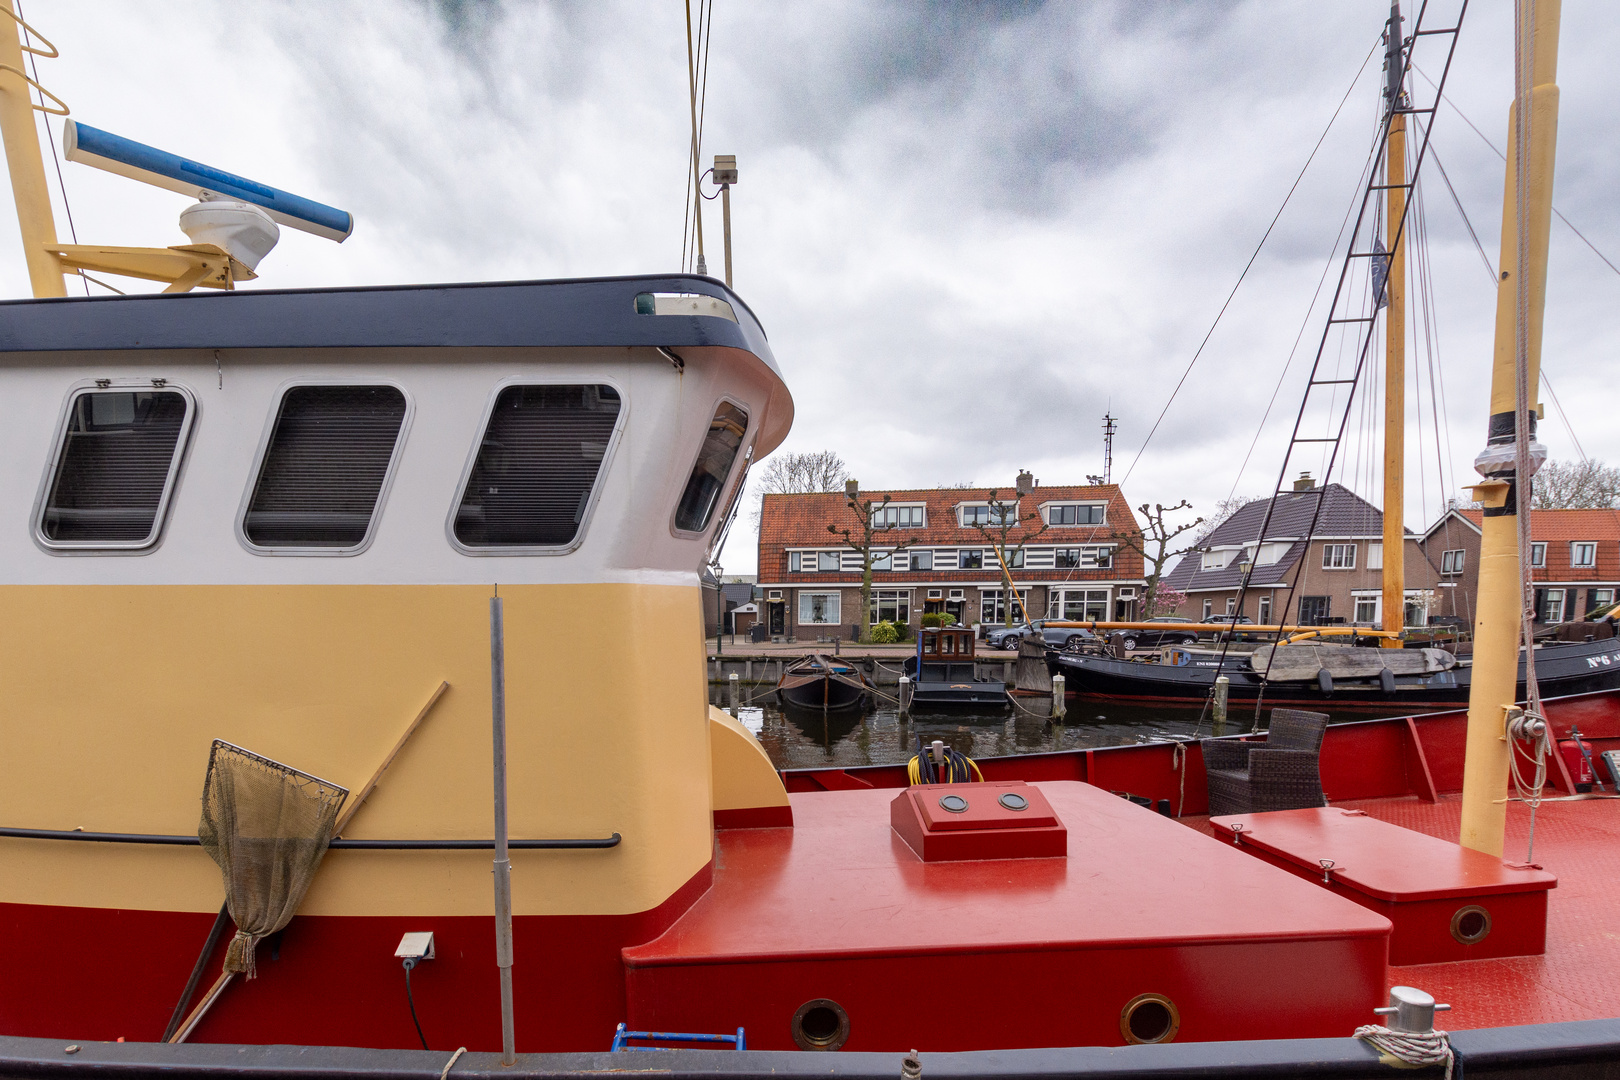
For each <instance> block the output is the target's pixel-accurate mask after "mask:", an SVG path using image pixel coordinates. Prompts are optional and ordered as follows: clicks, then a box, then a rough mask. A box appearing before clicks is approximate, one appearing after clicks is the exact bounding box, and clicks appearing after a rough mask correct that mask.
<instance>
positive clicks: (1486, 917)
mask: <svg viewBox="0 0 1620 1080" xmlns="http://www.w3.org/2000/svg"><path fill="white" fill-rule="evenodd" d="M1490 932H1491V913H1490V912H1488V911H1486V910H1485V909H1484V908H1482V907H1480V906H1479V905H1478V904H1469V905H1468V906H1467V907H1460V908H1458V909H1457V913H1456V914H1455V915H1453V916H1452V917H1451V936H1452V937H1454V938H1456V939H1457V941H1458V942H1460V943H1461V944H1463V945H1477V944H1479V943H1480V942H1481V941H1484V940H1485V938H1486V937H1487V936H1488V935H1489V934H1490Z"/></svg>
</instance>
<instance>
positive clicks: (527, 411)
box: [453, 385, 620, 548]
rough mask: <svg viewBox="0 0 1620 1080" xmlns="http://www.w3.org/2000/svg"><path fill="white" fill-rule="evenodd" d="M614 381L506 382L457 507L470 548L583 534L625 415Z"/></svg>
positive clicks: (546, 542)
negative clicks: (610, 383) (593, 496)
mask: <svg viewBox="0 0 1620 1080" xmlns="http://www.w3.org/2000/svg"><path fill="white" fill-rule="evenodd" d="M619 404H620V402H619V392H618V391H617V390H615V389H613V387H611V386H601V385H585V386H508V387H505V388H503V389H502V390H501V392H500V393H499V394H498V395H497V396H496V398H495V406H494V408H493V409H491V410H490V414H489V423H488V426H487V427H486V428H485V429H484V437H483V439H482V440H481V441H480V443H479V446H478V455H477V457H475V458H474V459H473V465H472V469H471V470H470V471H469V472H468V475H467V484H466V487H465V488H463V489H462V494H461V505H460V506H458V507H457V508H456V516H455V523H454V526H453V532H454V535H455V538H456V540H457V541H458V542H460V543H461V544H463V545H465V546H466V547H470V548H533V547H565V546H567V545H569V544H571V543H573V542H574V540H575V539H576V538H577V537H578V536H579V530H580V526H581V525H583V524H584V521H585V510H586V507H587V506H588V505H589V503H590V499H591V493H592V492H593V491H594V490H595V489H596V482H597V478H598V477H599V476H600V475H601V472H602V464H603V461H604V460H605V459H606V457H607V448H608V443H609V442H610V441H611V440H612V438H613V432H614V429H615V428H616V427H617V425H618V422H619V416H620V408H619Z"/></svg>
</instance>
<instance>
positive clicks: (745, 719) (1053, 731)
mask: <svg viewBox="0 0 1620 1080" xmlns="http://www.w3.org/2000/svg"><path fill="white" fill-rule="evenodd" d="M762 689H763V688H762ZM743 696H744V700H745V701H746V700H747V694H746V692H745V694H744V695H743ZM773 698H774V695H770V694H768V692H761V693H760V694H759V696H758V697H756V698H755V699H754V701H752V702H751V703H749V704H746V705H744V706H743V707H742V708H741V709H740V710H739V711H740V713H741V716H740V717H739V719H740V720H741V721H742V723H743V724H744V726H746V727H747V728H748V729H749V730H750V731H752V732H753V733H754V734H755V735H756V736H758V738H759V741H760V743H761V744H762V745H763V746H764V747H765V752H766V753H767V754H769V755H770V758H771V761H772V762H773V763H774V764H775V765H776V767H777V768H779V769H807V768H824V767H827V766H835V767H839V768H847V767H849V766H853V765H884V764H892V763H896V762H903V761H906V760H908V759H910V757H911V756H912V755H913V754H914V753H916V751H917V739H918V737H919V736H920V737H921V738H922V740H923V741H924V742H932V741H933V740H935V739H940V740H942V741H943V742H944V743H945V744H946V745H947V746H949V747H951V748H952V749H953V750H958V751H960V752H961V753H964V754H966V755H968V756H969V757H975V758H978V757H1001V756H1008V755H1012V754H1036V753H1043V752H1046V751H1051V750H1078V749H1085V748H1088V747H1099V746H1123V745H1129V744H1131V743H1143V742H1152V741H1154V740H1155V739H1166V738H1172V737H1177V736H1180V737H1187V736H1190V735H1193V734H1195V733H1196V734H1198V735H1209V734H1212V732H1211V730H1210V722H1209V718H1208V717H1207V716H1206V717H1205V718H1204V721H1203V723H1202V724H1201V725H1200V724H1199V722H1198V721H1199V715H1198V709H1196V708H1194V709H1186V708H1177V707H1174V706H1153V707H1141V706H1128V705H1115V704H1112V703H1098V702H1095V701H1093V702H1088V703H1084V704H1083V705H1081V704H1078V703H1074V702H1073V701H1072V699H1071V709H1070V713H1069V716H1068V718H1067V722H1066V723H1063V724H1054V723H1052V721H1051V720H1050V719H1048V718H1047V716H1046V713H1047V712H1048V711H1049V710H1050V708H1051V701H1050V699H1048V698H1040V697H1036V698H1024V699H1021V700H1020V702H1019V704H1018V706H1015V707H1014V708H1012V709H1011V710H1008V709H1005V708H1002V709H998V710H996V711H994V712H989V713H969V712H951V713H931V714H930V713H917V714H914V715H913V716H912V717H911V718H910V719H909V720H907V721H904V722H902V721H901V720H900V717H899V715H898V714H897V713H896V711H895V709H894V708H893V706H888V707H885V708H880V709H877V710H875V711H873V712H867V713H859V712H846V713H829V714H825V715H824V714H822V713H820V712H802V711H800V710H797V709H792V710H786V711H784V710H783V709H782V708H780V707H779V706H778V705H777V704H776V702H775V701H774V700H773ZM710 700H711V701H712V702H713V703H714V704H715V705H718V706H720V707H721V708H725V707H726V705H727V700H728V699H727V689H726V687H725V686H715V687H712V688H711V690H710ZM1250 719H1251V717H1249V716H1247V715H1245V716H1243V717H1241V718H1240V717H1238V716H1236V715H1234V716H1233V717H1232V720H1231V721H1230V722H1229V724H1228V728H1227V730H1228V731H1232V732H1235V731H1237V730H1239V724H1240V723H1241V724H1242V726H1243V728H1244V729H1247V726H1248V722H1249V720H1250Z"/></svg>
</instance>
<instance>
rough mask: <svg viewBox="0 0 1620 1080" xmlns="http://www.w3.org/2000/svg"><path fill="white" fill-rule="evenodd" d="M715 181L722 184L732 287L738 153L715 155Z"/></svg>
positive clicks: (728, 283)
mask: <svg viewBox="0 0 1620 1080" xmlns="http://www.w3.org/2000/svg"><path fill="white" fill-rule="evenodd" d="M714 182H715V183H717V184H719V185H720V219H721V221H722V222H723V223H724V230H723V231H724V233H725V238H726V288H728V289H729V288H731V185H732V184H735V183H736V182H737V155H735V154H716V155H714Z"/></svg>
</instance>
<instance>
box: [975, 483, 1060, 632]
mask: <svg viewBox="0 0 1620 1080" xmlns="http://www.w3.org/2000/svg"><path fill="white" fill-rule="evenodd" d="M1034 481H1035V478H1034V477H1033V476H1031V475H1030V474H1029V473H1027V472H1021V473H1019V474H1018V486H1017V488H1016V490H1015V492H1014V497H1013V501H1012V502H1007V501H1006V500H1004V499H1002V498H1000V493H999V492H998V491H997V490H996V489H995V488H991V489H990V494H989V495H988V496H987V497H986V498H985V502H986V503H987V504H988V509H987V511H986V514H985V519H986V520H984V521H979V520H977V519H974V520H972V521H970V522H968V524H969V526H971V527H972V529H973V531H974V532H977V533H978V534H979V535H980V536H982V537H984V538H985V540H986V542H988V543H989V544H990V545H991V547H993V548H994V549H995V553H996V561H997V562H998V563H999V564H1000V566H999V567H998V569H1000V571H1001V590H1002V591H1001V595H1002V599H1003V600H1004V603H1003V605H1002V608H1003V611H1002V616H1003V621H1002V625H1003V626H1013V625H1016V622H1015V620H1014V617H1013V611H1014V605H1015V601H1016V600H1017V598H1018V591H1017V587H1016V586H1015V585H1014V584H1013V578H1012V572H1013V571H1014V570H1015V569H1017V568H1018V567H1020V566H1022V565H1023V564H1024V547H1025V545H1027V544H1028V543H1029V542H1030V541H1031V540H1034V539H1035V538H1036V537H1038V536H1040V535H1041V534H1042V533H1043V532H1045V531H1046V530H1047V529H1048V528H1050V527H1051V526H1049V525H1048V524H1047V523H1046V522H1044V521H1042V522H1041V527H1040V528H1038V529H1034V530H1030V529H1028V528H1025V526H1026V525H1028V524H1029V523H1030V522H1032V521H1041V513H1040V511H1039V510H1032V511H1030V512H1029V513H1027V514H1025V513H1022V512H1021V511H1020V510H1019V500H1020V498H1021V497H1022V496H1025V495H1028V494H1029V493H1030V492H1031V491H1033V490H1034ZM1015 534H1016V535H1015ZM1015 541H1016V542H1015ZM1017 606H1018V607H1022V606H1023V604H1022V602H1018V603H1017ZM1023 614H1024V618H1025V620H1026V621H1027V620H1028V619H1029V612H1028V611H1025V612H1024V613H1023Z"/></svg>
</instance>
